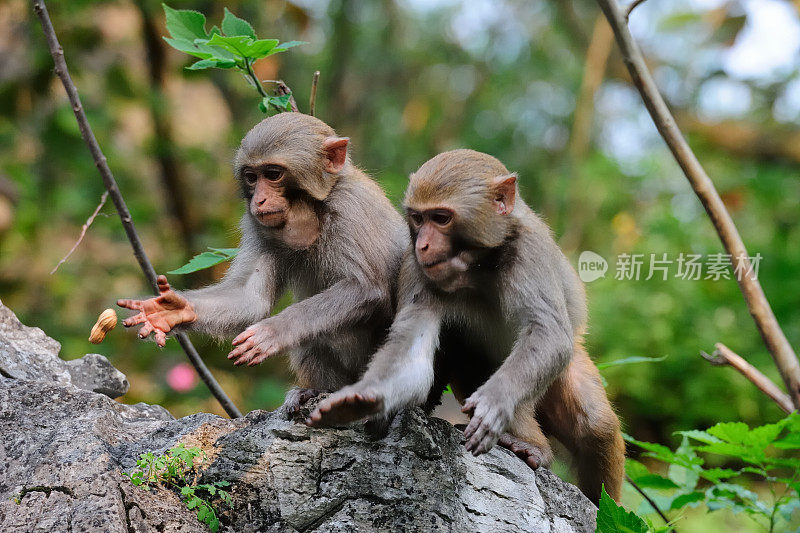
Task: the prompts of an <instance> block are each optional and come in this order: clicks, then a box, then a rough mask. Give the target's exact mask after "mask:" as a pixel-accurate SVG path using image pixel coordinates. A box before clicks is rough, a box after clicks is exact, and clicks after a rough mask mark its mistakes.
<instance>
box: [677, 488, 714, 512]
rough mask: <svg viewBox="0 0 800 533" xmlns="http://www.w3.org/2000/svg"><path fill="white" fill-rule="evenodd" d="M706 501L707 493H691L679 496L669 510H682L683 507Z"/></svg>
mask: <svg viewBox="0 0 800 533" xmlns="http://www.w3.org/2000/svg"><path fill="white" fill-rule="evenodd" d="M705 499H706V495H705V493H703V492H700V491H694V492H690V493H688V494H681V495H679V496H676V497H675V498H674V499H673V500H672V503H671V504H670V506H669V508H670V510H675V509H682V508H683V507H685V506H687V505H690V504H693V503H698V502H702V501H703V500H705ZM692 507H694V506H692Z"/></svg>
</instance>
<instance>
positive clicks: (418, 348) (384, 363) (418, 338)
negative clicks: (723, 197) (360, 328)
mask: <svg viewBox="0 0 800 533" xmlns="http://www.w3.org/2000/svg"><path fill="white" fill-rule="evenodd" d="M440 325H441V317H440V314H439V313H438V312H437V311H436V310H435V309H434V308H433V307H431V306H428V305H423V304H417V303H415V304H410V305H406V306H404V307H403V308H401V310H400V312H399V313H398V314H397V317H396V318H395V321H394V323H393V324H392V328H391V330H390V332H389V337H388V339H387V341H386V343H385V344H384V345H383V347H382V348H381V349H380V350H378V352H377V353H376V354H375V355H374V356H373V358H372V362H371V363H370V365H369V367H368V368H367V371H366V373H365V374H364V377H362V378H361V380H360V381H359V382H358V383H355V384H353V385H349V386H347V387H345V388H343V389H341V390H340V391H338V392H336V393H334V394H332V395H331V396H329V397H328V398H326V399H325V400H323V401H322V403H320V405H319V406H318V407H317V409H316V410H315V411H314V412H313V413H312V414H311V416H310V417H309V419H308V420H307V421H306V423H308V424H309V425H313V426H323V425H335V424H341V423H346V422H351V421H353V420H358V419H360V418H363V417H365V416H374V417H375V418H381V419H388V418H390V417H391V416H392V415H394V413H396V412H397V411H398V410H399V409H401V408H402V407H405V406H407V405H419V404H422V403H423V402H425V400H426V399H427V396H428V391H429V390H430V388H431V385H432V384H433V359H434V355H435V353H436V348H437V346H438V342H439V329H440Z"/></svg>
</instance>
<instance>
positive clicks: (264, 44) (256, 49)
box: [244, 39, 278, 59]
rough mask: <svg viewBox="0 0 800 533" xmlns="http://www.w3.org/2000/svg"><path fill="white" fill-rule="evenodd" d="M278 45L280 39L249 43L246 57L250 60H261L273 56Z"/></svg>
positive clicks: (246, 48)
mask: <svg viewBox="0 0 800 533" xmlns="http://www.w3.org/2000/svg"><path fill="white" fill-rule="evenodd" d="M277 44H278V39H260V40H258V41H253V42H252V43H249V44H248V45H247V46H246V47H245V48H244V55H245V57H249V58H250V59H260V58H262V57H267V56H269V55H272V54H273V53H274V52H273V50H274V49H275V46H276V45H277Z"/></svg>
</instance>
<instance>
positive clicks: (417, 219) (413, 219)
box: [408, 213, 422, 227]
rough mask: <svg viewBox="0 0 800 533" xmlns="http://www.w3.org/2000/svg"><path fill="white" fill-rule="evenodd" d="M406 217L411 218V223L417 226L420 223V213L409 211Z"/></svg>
mask: <svg viewBox="0 0 800 533" xmlns="http://www.w3.org/2000/svg"><path fill="white" fill-rule="evenodd" d="M408 218H409V219H411V223H412V224H414V226H417V227H419V226H421V225H422V215H420V214H419V213H409V214H408Z"/></svg>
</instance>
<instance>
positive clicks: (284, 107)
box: [267, 93, 292, 111]
mask: <svg viewBox="0 0 800 533" xmlns="http://www.w3.org/2000/svg"><path fill="white" fill-rule="evenodd" d="M291 98H292V95H291V93H289V94H284V95H281V96H270V97H268V98H267V100H268V101H269V104H270V105H272V106H274V107H276V108H277V109H278V110H279V111H289V110H290V109H291V108H292V104H291V102H290V100H291Z"/></svg>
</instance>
